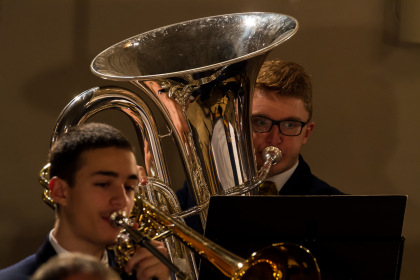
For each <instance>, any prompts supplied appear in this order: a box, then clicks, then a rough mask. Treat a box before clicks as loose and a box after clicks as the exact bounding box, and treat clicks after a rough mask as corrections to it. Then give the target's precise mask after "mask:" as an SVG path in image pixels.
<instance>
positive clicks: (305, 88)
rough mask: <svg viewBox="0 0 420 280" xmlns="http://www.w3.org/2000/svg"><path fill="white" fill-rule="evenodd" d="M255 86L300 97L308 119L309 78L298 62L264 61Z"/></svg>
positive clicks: (309, 99)
mask: <svg viewBox="0 0 420 280" xmlns="http://www.w3.org/2000/svg"><path fill="white" fill-rule="evenodd" d="M255 87H256V88H258V89H262V90H264V89H268V90H273V91H275V92H276V93H278V94H281V95H286V96H291V97H296V98H299V99H301V100H302V101H303V102H304V104H305V109H306V110H307V111H308V113H309V119H311V117H312V84H311V78H310V77H309V75H308V73H307V72H306V70H305V69H304V68H303V67H302V66H300V65H299V64H297V63H295V62H291V61H286V60H280V59H273V60H267V61H265V62H264V64H263V66H262V67H261V69H260V72H259V74H258V78H257V82H256V86H255Z"/></svg>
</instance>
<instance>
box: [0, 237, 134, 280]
mask: <svg viewBox="0 0 420 280" xmlns="http://www.w3.org/2000/svg"><path fill="white" fill-rule="evenodd" d="M55 255H57V253H56V252H55V250H54V248H53V247H52V245H51V243H50V241H49V239H48V238H47V240H46V241H45V242H44V244H42V246H41V247H40V248H39V249H38V251H37V252H36V253H35V254H33V255H31V256H29V257H27V258H26V259H24V260H21V261H20V262H18V263H16V264H14V265H12V266H9V267H7V268H5V269H2V270H0V279H1V280H29V279H30V278H31V276H32V274H34V273H35V271H36V270H37V269H38V268H39V267H40V266H41V265H42V264H44V263H46V262H47V261H48V260H49V259H50V258H52V257H53V256H55ZM108 260H109V265H110V267H117V263H116V262H115V259H114V253H113V252H112V251H110V250H108ZM121 279H122V280H131V279H136V278H135V275H132V276H128V275H122V276H121Z"/></svg>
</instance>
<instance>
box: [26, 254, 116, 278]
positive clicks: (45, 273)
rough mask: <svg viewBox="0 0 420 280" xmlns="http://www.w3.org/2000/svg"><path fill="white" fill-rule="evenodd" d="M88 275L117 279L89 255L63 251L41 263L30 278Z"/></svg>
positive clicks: (109, 270)
mask: <svg viewBox="0 0 420 280" xmlns="http://www.w3.org/2000/svg"><path fill="white" fill-rule="evenodd" d="M78 275H88V276H91V277H92V279H102V280H117V279H120V277H119V276H118V274H117V273H116V272H115V271H113V270H112V269H111V268H110V267H107V266H105V265H104V264H103V263H101V262H99V261H98V260H97V259H95V258H94V257H92V256H90V255H85V254H81V253H63V254H59V255H57V256H54V257H52V258H51V259H49V260H48V261H47V262H46V263H44V264H43V265H41V266H40V267H39V268H38V269H37V270H36V272H35V273H34V275H33V276H32V277H31V280H58V279H67V277H70V276H78Z"/></svg>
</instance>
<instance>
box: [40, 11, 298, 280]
mask: <svg viewBox="0 0 420 280" xmlns="http://www.w3.org/2000/svg"><path fill="white" fill-rule="evenodd" d="M297 29H298V23H297V21H296V20H295V19H294V18H292V17H290V16H287V15H282V14H276V13H239V14H228V15H220V16H213V17H207V18H201V19H196V20H190V21H186V22H182V23H178V24H173V25H169V26H165V27H162V28H158V29H155V30H152V31H149V32H146V33H142V34H139V35H137V36H134V37H131V38H129V39H126V40H123V41H121V42H119V43H117V44H115V45H113V46H111V47H109V48H108V49H106V50H104V51H103V52H101V53H100V54H99V55H98V56H97V57H96V58H95V59H94V60H93V61H92V64H91V70H92V72H93V73H94V74H95V75H97V76H99V77H101V78H104V79H107V80H113V81H126V82H129V83H131V84H133V85H135V86H136V88H137V89H139V90H138V92H137V91H136V92H133V91H132V90H129V89H125V88H121V87H101V88H92V89H89V90H87V91H85V92H83V93H81V94H80V95H79V96H77V97H76V98H74V99H73V100H72V101H71V102H70V103H69V104H68V105H67V106H66V107H65V108H64V109H63V111H62V112H61V114H60V116H59V118H58V120H57V123H56V125H55V128H54V131H53V136H52V144H53V143H54V142H55V141H56V140H57V139H58V138H59V137H60V136H61V135H62V134H63V133H65V132H66V131H67V129H68V128H70V127H71V126H74V125H78V124H81V123H84V122H85V121H86V120H88V119H89V118H90V117H91V116H92V115H94V114H96V113H97V112H100V111H102V110H106V109H117V110H120V111H123V112H124V113H126V115H127V116H128V117H129V118H130V119H131V121H132V123H133V124H134V127H135V130H136V132H137V134H138V138H139V143H141V145H140V146H141V147H142V148H143V149H144V155H145V168H146V171H147V174H148V176H149V182H150V184H148V187H146V188H144V189H143V193H144V195H145V197H146V198H147V200H149V201H150V202H151V203H152V204H153V205H155V206H156V207H158V208H160V209H161V210H162V211H164V212H165V213H169V214H170V215H172V216H173V217H176V218H183V217H186V216H188V215H192V214H198V215H200V220H201V223H202V225H203V227H204V225H205V220H206V208H207V205H208V202H209V199H210V197H211V196H212V195H221V194H244V193H245V194H253V193H254V192H255V187H256V186H257V185H258V184H259V183H260V182H261V181H262V178H263V177H264V176H265V175H266V174H267V172H268V171H267V170H266V172H265V173H264V172H262V173H261V172H258V171H257V168H256V164H255V159H254V152H253V145H252V135H251V128H250V110H251V104H252V93H253V88H254V86H255V81H256V78H257V75H258V72H259V69H260V67H261V65H262V63H263V62H264V60H265V59H266V57H267V55H268V54H269V52H270V51H271V50H273V49H274V48H275V47H277V46H279V45H280V44H282V43H283V42H284V41H286V40H287V39H289V38H290V37H291V36H292V35H294V34H295V33H296V31H297ZM144 95H147V100H149V101H150V100H151V103H152V104H148V103H147V102H146V101H145V98H143V97H145V96H144ZM153 108H158V111H159V112H160V114H162V116H163V118H164V119H165V123H166V124H165V125H166V127H167V128H166V129H165V130H164V131H162V129H160V128H159V126H158V125H157V124H156V121H155V116H154V114H153ZM165 137H172V138H173V140H174V141H175V143H176V146H177V149H178V152H179V155H180V158H181V159H182V163H183V165H184V169H185V171H186V172H185V183H186V185H187V186H188V188H189V192H190V193H191V195H192V197H193V199H194V201H195V203H196V206H195V207H194V208H191V209H187V210H184V211H182V210H181V207H180V204H179V202H178V200H177V197H176V194H175V189H174V188H173V187H172V181H173V180H172V178H170V175H169V173H170V172H168V170H169V168H171V167H170V166H171V164H170V163H171V159H170V158H166V154H165V152H164V149H163V148H162V144H161V141H162V138H165ZM270 164H271V163H270ZM42 174H44V173H42ZM41 177H42V176H41ZM41 181H44V183H45V181H46V179H43V178H41ZM44 185H45V184H44ZM178 187H181V186H178ZM44 198H45V200H46V201H47V202H48V203H49V204H50V205H52V204H53V202H52V201H49V198H48V190H46V191H45V195H44ZM168 242H169V243H168V247H169V248H168V250H169V253H170V255H171V258H172V260H173V261H174V262H175V263H177V260H180V259H184V258H185V253H180V254H181V255H183V256H178V254H179V253H178V252H179V251H178V249H176V250H173V248H178V247H180V246H179V245H177V244H176V241H173V240H172V241H168ZM171 248H172V250H171ZM181 251H182V250H181ZM187 254H188V253H187ZM193 259H194V258H193V257H190V258H189V260H188V261H187V263H188V264H186V266H187V267H190V268H188V269H190V270H192V272H191V274H192V275H193V277H192V278H195V276H194V274H196V269H195V264H194V260H193ZM178 262H184V261H178ZM191 267H193V268H192V269H191Z"/></svg>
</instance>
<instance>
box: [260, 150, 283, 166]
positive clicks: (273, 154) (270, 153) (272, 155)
mask: <svg viewBox="0 0 420 280" xmlns="http://www.w3.org/2000/svg"><path fill="white" fill-rule="evenodd" d="M262 154H263V157H264V159H265V160H268V159H271V161H272V164H273V165H275V164H277V163H279V161H280V160H281V157H282V154H281V151H280V149H279V148H277V147H273V146H268V147H265V148H264V150H263V152H262Z"/></svg>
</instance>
